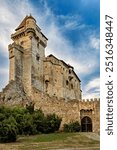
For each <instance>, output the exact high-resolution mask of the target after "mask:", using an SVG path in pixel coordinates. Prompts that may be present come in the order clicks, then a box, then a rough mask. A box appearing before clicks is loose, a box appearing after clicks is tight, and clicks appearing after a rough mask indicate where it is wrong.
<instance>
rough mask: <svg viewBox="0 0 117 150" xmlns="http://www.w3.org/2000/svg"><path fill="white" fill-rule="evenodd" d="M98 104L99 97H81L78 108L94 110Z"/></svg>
mask: <svg viewBox="0 0 117 150" xmlns="http://www.w3.org/2000/svg"><path fill="white" fill-rule="evenodd" d="M99 106H100V98H91V99H83V100H81V101H79V107H80V110H81V109H84V110H91V109H92V110H94V109H95V108H98V107H99Z"/></svg>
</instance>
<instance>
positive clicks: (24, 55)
mask: <svg viewBox="0 0 117 150" xmlns="http://www.w3.org/2000/svg"><path fill="white" fill-rule="evenodd" d="M15 31H16V32H15V33H14V34H12V35H11V38H12V40H13V43H12V44H10V45H9V47H8V48H9V59H10V73H9V80H10V81H11V80H14V81H16V82H19V83H20V82H21V83H22V84H23V87H24V91H25V92H26V93H27V95H28V96H31V89H32V87H35V88H37V89H38V90H40V91H43V88H44V79H43V70H44V69H43V66H44V65H43V61H44V59H45V47H46V46H47V40H48V39H47V38H46V37H45V35H44V34H43V33H42V32H41V29H40V28H39V27H38V26H37V25H36V20H35V19H34V18H33V17H32V16H31V15H30V16H26V17H25V18H24V19H23V21H22V22H21V24H20V25H19V26H18V27H17V28H16V29H15Z"/></svg>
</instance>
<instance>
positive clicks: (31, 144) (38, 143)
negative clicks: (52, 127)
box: [0, 133, 99, 150]
mask: <svg viewBox="0 0 117 150" xmlns="http://www.w3.org/2000/svg"><path fill="white" fill-rule="evenodd" d="M87 134H89V133H53V134H40V135H35V136H20V137H19V138H18V140H17V142H15V143H7V144H0V150H10V149H12V150H59V149H64V148H71V149H72V148H79V150H80V148H85V149H84V150H99V140H94V139H92V137H93V133H92V134H91V135H90V136H87ZM86 148H87V149H86ZM88 148H89V149H88ZM66 150H67V149H66ZM69 150H70V149H69Z"/></svg>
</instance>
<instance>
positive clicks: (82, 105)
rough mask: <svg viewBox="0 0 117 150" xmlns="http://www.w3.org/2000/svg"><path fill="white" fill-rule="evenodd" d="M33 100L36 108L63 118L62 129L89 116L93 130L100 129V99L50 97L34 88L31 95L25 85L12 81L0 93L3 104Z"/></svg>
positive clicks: (18, 103)
mask: <svg viewBox="0 0 117 150" xmlns="http://www.w3.org/2000/svg"><path fill="white" fill-rule="evenodd" d="M30 102H33V103H34V104H35V105H34V106H35V109H42V111H43V112H44V114H51V113H55V114H57V115H58V116H59V117H61V118H62V123H61V129H62V128H63V124H65V123H69V122H74V121H79V123H80V124H81V120H82V118H83V117H85V116H88V117H90V118H91V120H92V131H93V132H99V131H100V101H99V99H94V100H90V101H89V100H86V101H84V100H83V101H81V100H71V101H68V100H65V99H63V98H57V97H55V96H52V97H50V96H49V95H48V94H46V93H43V92H41V91H39V90H38V89H36V88H32V94H31V97H28V96H27V95H26V93H25V92H24V89H23V85H21V84H20V85H19V84H18V83H16V82H14V81H11V82H10V83H9V84H8V85H7V86H6V87H5V88H4V89H3V92H1V93H0V104H1V105H9V106H13V105H21V106H24V107H25V106H26V104H28V103H30Z"/></svg>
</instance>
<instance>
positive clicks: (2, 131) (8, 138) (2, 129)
mask: <svg viewBox="0 0 117 150" xmlns="http://www.w3.org/2000/svg"><path fill="white" fill-rule="evenodd" d="M16 139H17V123H16V121H15V119H14V118H13V117H12V116H11V117H9V118H8V119H4V120H3V121H2V122H1V123H0V142H15V141H16Z"/></svg>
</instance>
